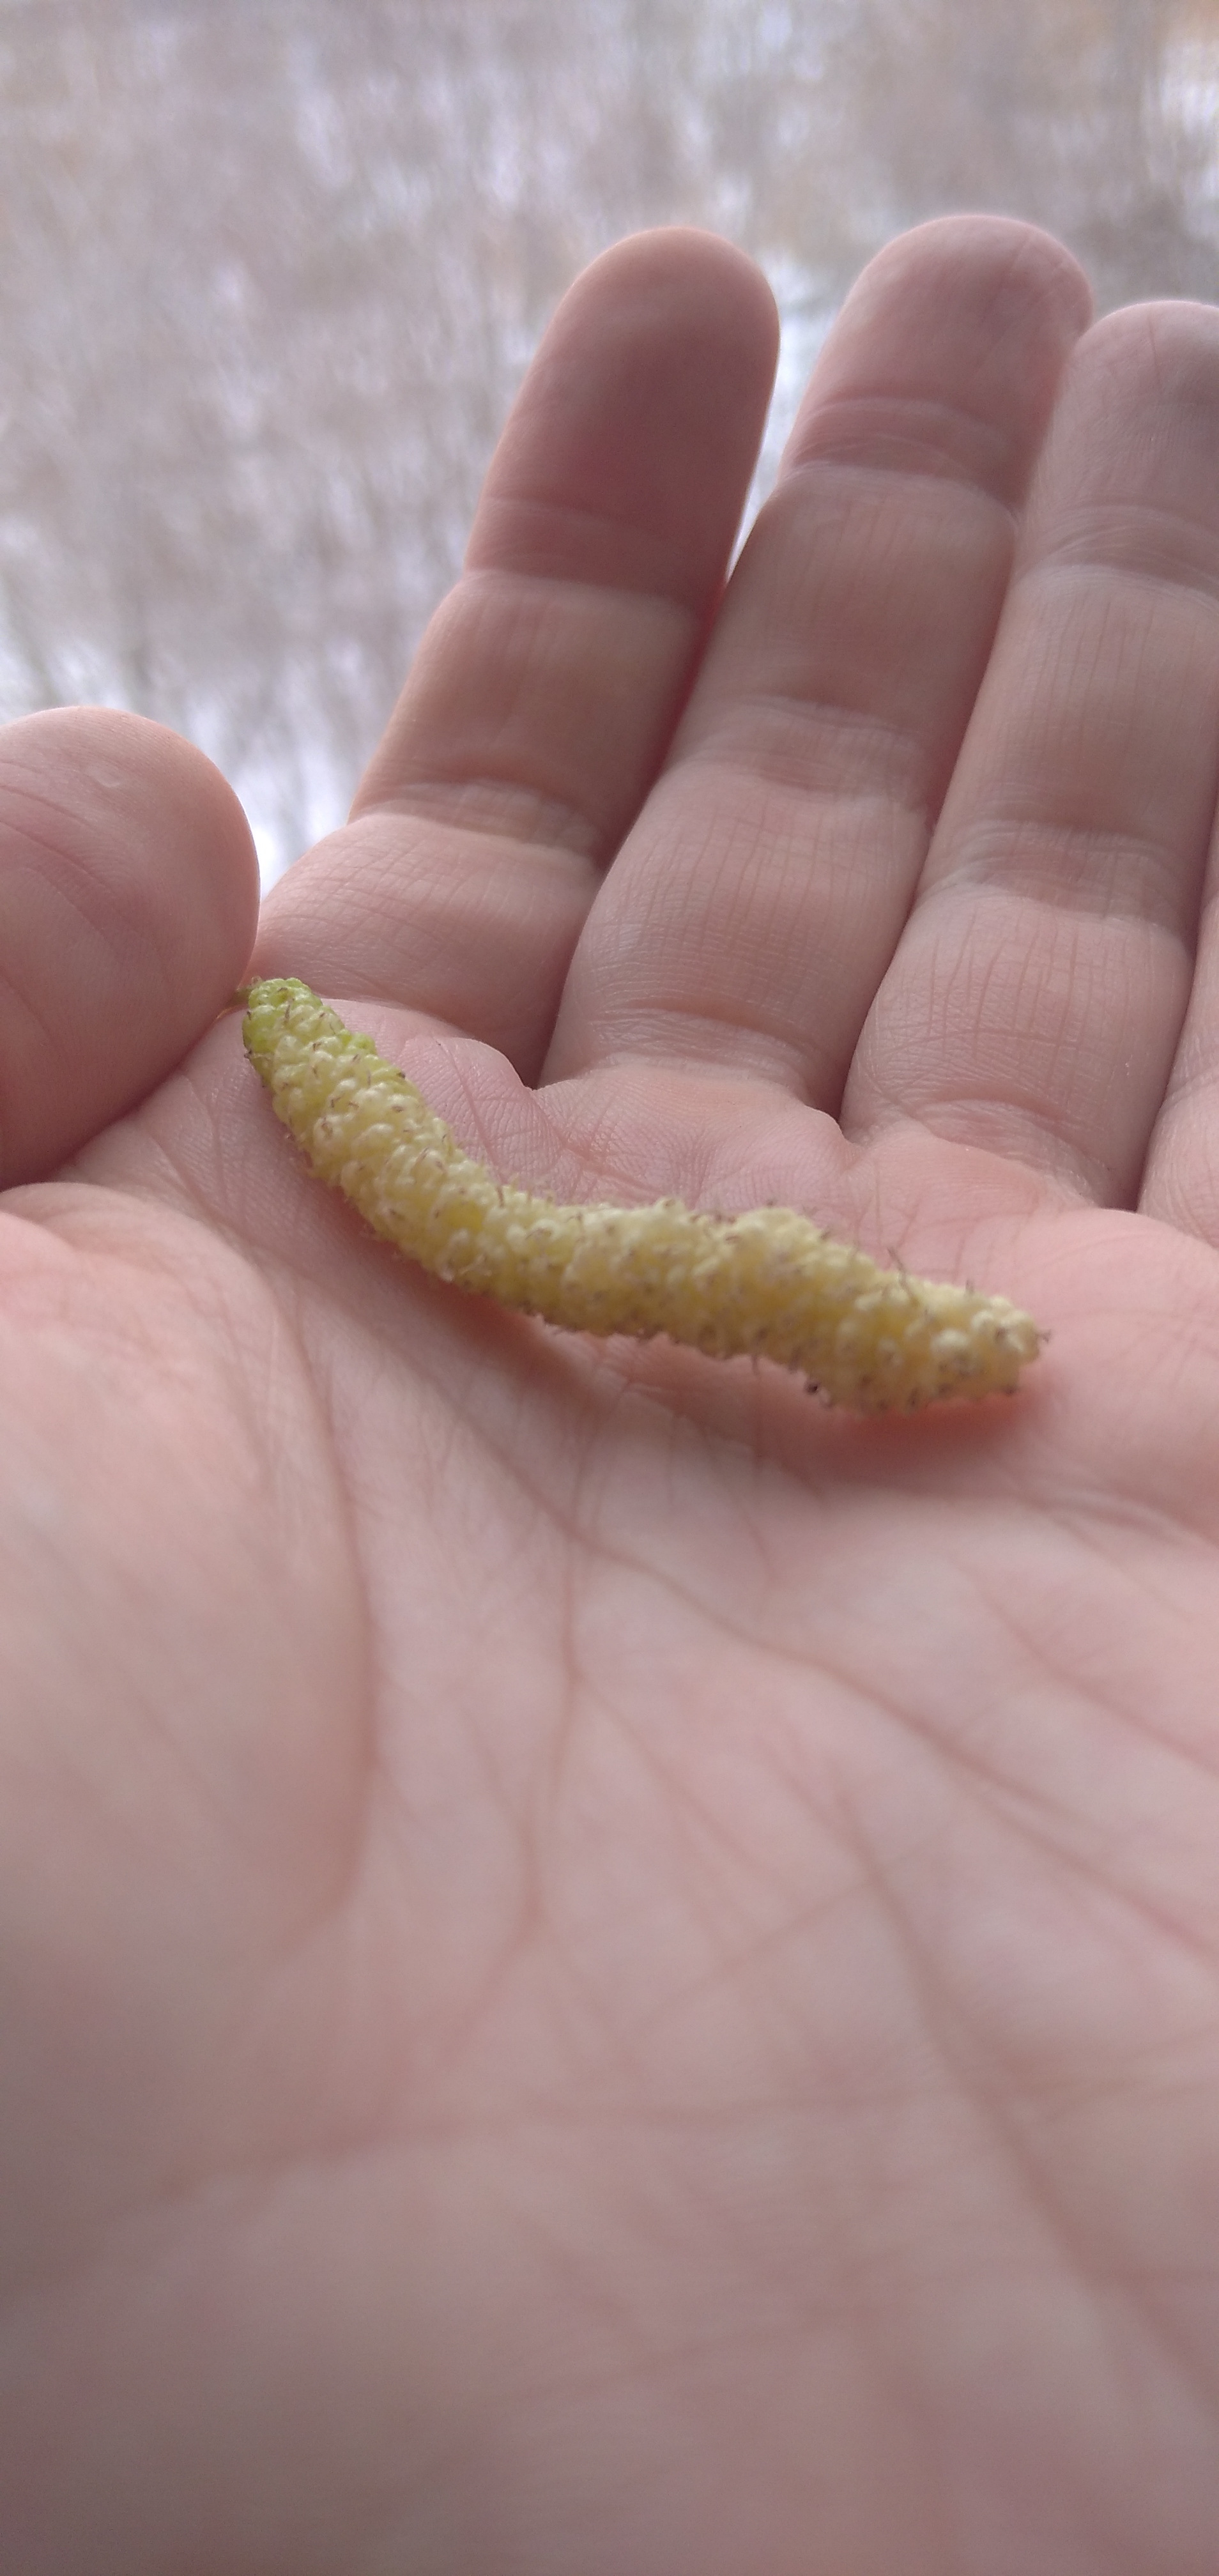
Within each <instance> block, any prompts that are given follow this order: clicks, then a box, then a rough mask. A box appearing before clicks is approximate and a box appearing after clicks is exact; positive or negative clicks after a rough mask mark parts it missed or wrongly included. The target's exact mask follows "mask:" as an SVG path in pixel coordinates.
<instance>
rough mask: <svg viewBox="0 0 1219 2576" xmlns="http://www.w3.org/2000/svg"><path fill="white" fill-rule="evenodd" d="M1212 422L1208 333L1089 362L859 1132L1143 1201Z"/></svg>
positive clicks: (1196, 701) (869, 1056) (1108, 352)
mask: <svg viewBox="0 0 1219 2576" xmlns="http://www.w3.org/2000/svg"><path fill="white" fill-rule="evenodd" d="M1217 419H1219V313H1216V312H1214V311H1212V310H1210V309H1209V308H1204V307H1201V306H1189V305H1164V306H1158V307H1145V308H1142V309H1136V310H1133V311H1129V312H1126V313H1120V314H1115V315H1113V316H1111V317H1110V318H1109V319H1108V320H1106V321H1104V322H1102V323H1100V324H1099V325H1098V326H1097V328H1096V330H1095V331H1093V332H1092V333H1090V334H1089V335H1088V337H1087V339H1086V340H1084V341H1083V342H1082V344H1081V346H1080V348H1079V350H1078V352H1077V354H1076V357H1075V360H1074V363H1073V365H1072V367H1071V369H1070V372H1069V374H1068V377H1067V380H1066V383H1065V386H1064V390H1063V394H1062V398H1061V401H1060V404H1059V406H1058V411H1057V413H1056V417H1055V421H1054V426H1053V431H1052V435H1051V437H1050V439H1049V441H1048V443H1047V449H1046V453H1045V456H1044V459H1043V462H1042V466H1041V469H1040V472H1039V476H1038V480H1037V485H1036V489H1035V492H1034V494H1033V497H1032V501H1031V504H1030V510H1029V517H1028V523H1027V527H1026V531H1025V535H1024V539H1023V543H1022V550H1021V559H1020V563H1019V565H1018V569H1017V575H1016V578H1015V581H1014V583H1013V587H1012V591H1011V595H1010V598H1009V600H1008V603H1007V607H1006V609H1005V612H1004V617H1003V622H1002V625H1001V627H1000V630H999V634H998V637H997V640H996V645H995V650H994V653H993V655H992V657H991V661H990V664H989V667H988V670H987V674H986V679H985V683H984V685H983V688H982V691H981V694H980V696H979V700H978V705H977V709H976V711H975V715H974V720H973V723H972V726H971V728H970V732H969V736H968V739H967V742H966V744H965V748H964V752H963V755H962V758H961V761H960V764H959V767H958V770H957V773H956V776H955V778H954V781H953V786H952V789H951V792H950V794H949V797H948V800H947V803H946V806H945V809H944V813H943V816H942V818H941V823H940V828H939V832H938V835H937V839H936V843H935V848H934V850H933V852H932V856H931V859H930V862H929V865H928V868H927V871H926V875H925V877H924V880H923V884H922V887H921V889H920V894H919V900H918V904H917V906H916V909H915V911H914V914H913V917H912V919H911V922H910V925H909V927H908V929H907V931H906V933H905V935H904V937H903V939H902V943H901V946H900V948H899V949H898V952H897V955H896V957H895V959H894V962H893V965H892V967H891V969H890V972H889V974H888V976H887V978H886V980H885V982H884V985H883V986H882V988H881V991H880V993H879V995H878V997H877V1002H876V1007H875V1010H874V1012H873V1014H872V1017H871V1020H870V1022H869V1024H868V1027H867V1030H866V1031H865V1034H864V1038H863V1041H862V1044H861V1047H860V1051H859V1056H858V1059H857V1062H856V1067H855V1070H854V1073H853V1076H852V1080H851V1084H850V1087H849V1090H848V1094H847V1099H846V1103H845V1109H844V1120H845V1123H846V1124H847V1126H848V1128H849V1131H850V1133H851V1134H852V1135H854V1136H857V1137H867V1136H870V1135H873V1134H875V1133H876V1132H877V1130H878V1129H880V1128H882V1127H884V1126H886V1125H889V1124H891V1123H892V1122H893V1121H895V1120H897V1121H901V1120H909V1119H913V1120H917V1121H918V1122H919V1123H920V1124H922V1125H923V1126H925V1127H928V1128H930V1129H931V1130H933V1131H934V1132H935V1133H936V1134H938V1135H944V1136H951V1137H954V1138H957V1139H965V1140H968V1141H971V1142H976V1143H984V1144H987V1145H989V1146H992V1147H995V1148H997V1149H998V1150H1000V1151H1002V1152H1004V1153H1007V1154H1011V1155H1017V1156H1020V1157H1021V1158H1023V1159H1024V1160H1025V1161H1027V1162H1029V1163H1031V1164H1033V1165H1034V1166H1035V1167H1036V1168H1037V1169H1038V1170H1041V1171H1044V1172H1047V1173H1050V1174H1053V1175H1056V1176H1058V1177H1059V1178H1060V1179H1062V1180H1063V1181H1064V1182H1065V1183H1066V1185H1067V1186H1068V1187H1069V1188H1071V1189H1072V1190H1082V1191H1083V1192H1085V1193H1086V1194H1088V1195H1090V1196H1093V1197H1096V1198H1099V1199H1102V1200H1105V1201H1110V1202H1114V1201H1115V1202H1117V1203H1119V1204H1121V1203H1129V1202H1130V1201H1131V1200H1132V1198H1133V1197H1134V1195H1135V1193H1136V1191H1137V1187H1138V1181H1139V1175H1140V1171H1141V1168H1142V1164H1143V1159H1144V1154H1145V1151H1146V1145H1147V1138H1148V1134H1149V1131H1150V1129H1151V1126H1152V1122H1153V1119H1154V1117H1155V1114H1156V1111H1157V1108H1158V1106H1159V1104H1160V1101H1161V1099H1162V1097H1163V1093H1164V1086H1165V1081H1166V1078H1167V1075H1168V1071H1169V1067H1170V1064H1171V1062H1172V1057H1173V1052H1174V1048H1175V1046H1176V1042H1177V1037H1178V1033H1179V1030H1180V1027H1181V1021H1182V1015H1183V1012H1184V1009H1185V1004H1186V999H1187V996H1188V993H1189V988H1190V979H1191V974H1192V949H1193V937H1194V928H1195V920H1196V914H1197V908H1198V900H1199V888H1200V883H1201V878H1202V871H1203V865H1204V860H1205V854H1206V848H1207V841H1208V836H1209V832H1210V827H1211V818H1212V814H1213V811H1214V805H1215V795H1216V784H1217V775H1219V484H1217V482H1216V475H1215V430H1216V421H1217Z"/></svg>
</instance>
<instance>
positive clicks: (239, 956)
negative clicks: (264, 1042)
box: [0, 707, 258, 1185]
mask: <svg viewBox="0 0 1219 2576" xmlns="http://www.w3.org/2000/svg"><path fill="white" fill-rule="evenodd" d="M257 913H258V869H257V862H256V859H255V854H254V845H253V842H252V840H251V837H250V830H249V825H248V824H247V822H246V819H245V816H244V814H243V812H242V810H241V807H240V805H239V804H238V801H237V798H236V797H235V795H234V794H233V791H232V789H231V788H230V787H229V786H228V785H227V784H226V782H225V780H224V779H223V778H222V777H221V775H220V772H219V770H218V769H215V768H213V766H212V763H211V761H210V760H208V759H206V758H205V757H204V754H203V753H202V752H201V751H196V750H195V749H194V747H193V746H192V745H191V744H190V743H188V742H184V741H183V740H182V738H181V736H180V735H178V734H175V733H171V732H169V731H168V729H167V728H166V727H165V726H164V725H158V724H152V723H150V722H149V721H148V719H147V718H146V717H143V716H132V715H125V714H122V713H119V712H118V711H117V710H115V709H113V708H109V707H71V708H56V709H54V710H53V711H52V712H50V713H49V714H45V715H35V716H25V717H23V718H22V719H21V720H20V722H18V723H16V724H11V725H6V726H4V727H3V728H0V1183H2V1184H4V1185H10V1184H12V1183H13V1182H15V1181H28V1180H37V1179H39V1178H42V1177H44V1176H45V1175H46V1174H47V1173H49V1172H51V1171H53V1170H54V1169H55V1167H56V1165H57V1164H58V1163H60V1162H62V1161H63V1159H64V1157H65V1156H66V1155H68V1154H70V1153H72V1152H73V1151H74V1150H75V1148H76V1147H78V1146H79V1145H82V1144H84V1143H85V1142H86V1141H87V1140H88V1139H89V1138H90V1137H91V1136H94V1135H96V1134H97V1133H98V1131H99V1130H100V1129H101V1128H103V1127H105V1126H108V1125H109V1123H110V1121H111V1120H112V1119H114V1118H117V1117H119V1116H121V1114H122V1113H123V1111H124V1110H128V1109H131V1108H134V1107H135V1105H136V1104H137V1102H139V1101H140V1100H142V1099H143V1098H144V1097H145V1096H146V1095H147V1093H148V1092H149V1091H151V1090H152V1089H153V1088H154V1086H155V1085H156V1083H157V1082H159V1081H160V1080H161V1079H162V1077H163V1076H164V1075H165V1074H167V1073H169V1072H170V1071H172V1069H173V1067H174V1065H176V1064H177V1063H179V1062H180V1060H181V1058H182V1057H183V1056H184V1055H185V1053H186V1051H187V1049H188V1048H189V1047H190V1046H191V1045H192V1044H193V1043H194V1041H195V1039H196V1038H198V1037H200V1036H201V1035H202V1034H203V1031H204V1030H205V1029H206V1028H207V1027H208V1025H209V1023H210V1022H211V1021H212V1020H213V1019H214V1018H215V1016H216V1013H217V1012H218V1011H219V1010H221V1009H222V1008H223V1005H224V1003H225V1001H226V1000H227V998H228V995H229V994H230V993H231V991H232V989H233V986H234V985H235V984H236V983H237V982H238V981H239V980H240V977H241V974H242V970H243V968H244V966H245V963H246V960H247V958H248V956H249V953H250V949H251V947H252V945H253V940H254V930H255V925H256V921H257Z"/></svg>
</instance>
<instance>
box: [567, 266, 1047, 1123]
mask: <svg viewBox="0 0 1219 2576" xmlns="http://www.w3.org/2000/svg"><path fill="white" fill-rule="evenodd" d="M1086 319H1087V289H1086V286H1085V283H1084V280H1083V279H1082V277H1081V275H1080V272H1079V271H1078V269H1077V268H1076V266H1075V264H1074V262H1073V261H1072V260H1071V259H1070V258H1069V257H1068V255H1067V253H1066V252H1065V251H1063V250H1061V249H1060V248H1059V246H1058V245H1057V244H1056V243H1054V242H1052V241H1050V240H1049V239H1048V237H1047V236H1046V235H1044V234H1042V233H1038V232H1035V231H1033V230H1032V229H1031V228H1030V227H1028V226H1027V225H1023V224H1014V223H1007V222H1001V221H996V220H992V219H990V218H959V219H953V220H951V221H948V222H943V223H937V224H931V225H928V226H926V227H924V229H923V230H922V231H920V232H917V233H914V234H911V235H908V236H907V237H906V238H905V239H903V240H901V241H898V242H896V243H893V244H892V245H891V246H890V247H889V249H887V250H886V251H884V252H883V253H882V254H881V256H880V258H879V259H877V260H876V261H874V262H873V264H872V266H871V267H870V268H869V269H868V270H867V271H866V272H865V274H864V276H863V278H862V279H861V281H860V283H859V285H858V286H857V287H856V289H855V291H854V293H853V295H852V296H851V298H850V299H849V301H848V303H847V305H846V307H845V309H844V311H843V314H842V315H841V317H840V319H839V322H838V324H837V326H836V328H835V330H834V332H833V334H832V335H831V338H830V340H829V342H828V344H827V346H826V349H825V352H824V354H823V356H822V358H821V361H820V363H819V365H818V367H817V369H816V371H815V374H814V377H813V381H812V384H811V387H810V390H809V394H808V396H807V398H806V402H805V405H804V408H803V410H802V412H801V415H800V419H799V421H798V423H797V427H796V430H795V432H794V435H793V438H792V440H791V443H790V446H789V449H788V453H787V457H786V459H785V464H784V471H783V476H782V479H781V482H780V485H779V488H778V490H777V491H776V493H775V495H774V497H773V498H772V500H771V501H770V503H769V504H768V506H767V508H766V510H765V511H764V512H763V513H762V516H761V518H760V520H759V523H758V526H757V528H756V529H755V531H754V533H753V535H752V537H751V539H750V542H749V545H748V546H747V548H746V550H745V553H744V555H743V557H742V560H741V562H740V564H739V565H738V567H737V569H736V572H735V574H734V576H733V580H732V584H731V587H730V590H729V594H728V597H727V600H726V602H725V605H724V608H723V610H722V612H721V615H720V618H719V620H718V622H717V627H716V633H715V638H714V641H713V643H712V646H711V648H710V650H709V652H708V654H707V657H706V660H705V662H704V664H703V667H702V670H701V673H700V676H699V679H698V683H697V686H696V688H695V690H694V693H693V696H692V698H691V701H690V705H689V707H688V709H687V711H686V714H685V717H684V719H683V722H682V725H681V728H680V731H679V734H678V736H677V739H676V742H675V744H674V748H673V753H672V757H671V759H670V762H669V765H668V768H667V770H666V773H665V776H664V778H663V780H662V781H661V783H660V786H659V788H658V789H657V791H656V793H655V794H654V796H653V797H652V799H651V801H650V803H649V805H648V808H647V811H646V814H645V815H644V817H643V819H642V820H641V822H640V824H639V825H638V826H637V828H636V830H635V832H634V833H633V835H632V837H631V839H630V840H629V842H628V844H627V846H626V848H625V849H624V851H623V852H622V854H621V856H620V858H619V859H618V861H617V863H616V865H615V867H614V869H613V870H612V872H611V874H610V876H609V878H608V879H607V881H606V884H605V886H604V888H603V890H602V892H601V894H600V896H599V897H598V900H597V903H596V906H595V908H594V910H593V912H592V913H591V915H590V917H589V921H588V925H587V928H586V930H585V932H584V934H583V936H582V939H581V942H580V946H579V949H578V951H577V955H576V959H575V962H574V966H573V972H572V976H571V979H570V982H569V985H568V988H567V992H566V995H565V998H564V1004H563V1010H562V1014H561V1018H560V1022H559V1027H558V1030H557V1032H556V1038H555V1043H554V1046H553V1048H552V1051H551V1054H550V1057H549V1059H548V1064H547V1072H548V1074H549V1075H552V1076H556V1077H557V1076H558V1075H560V1074H567V1073H572V1072H575V1071H577V1070H579V1069H581V1068H583V1067H586V1066H590V1065H593V1064H598V1063H606V1062H610V1061H614V1060H618V1059H622V1058H624V1057H638V1056H644V1057H650V1058H656V1059H667V1060H670V1061H671V1060H674V1059H676V1060H680V1061H681V1062H683V1063H686V1064H690V1063H695V1064H698V1065H702V1066H708V1065H711V1066H716V1067H720V1068H723V1067H728V1068H730V1069H735V1070H740V1071H744V1070H752V1071H754V1072H759V1073H763V1074H765V1075H767V1076H768V1077H769V1078H771V1079H773V1080H777V1081H780V1082H782V1083H784V1084H786V1085H788V1086H790V1087H792V1088H794V1089H795V1090H797V1091H798V1092H800V1093H802V1094H803V1095H805V1096H807V1097H808V1098H809V1099H811V1100H813V1101H814V1102H816V1103H817V1104H818V1105H819V1106H821V1107H824V1108H832V1109H836V1108H837V1106H838V1103H839V1100H840V1097H841V1092H842V1085H843V1082H844V1079H845V1075H846V1070H847V1067H848V1065H849V1062H850V1059H851V1055H852V1052H853V1049H854V1046H855V1043H856V1040H857V1037H858V1034H859V1030H860V1028H861V1026H862V1023H863V1020H864V1017H865V1015H866V1013H867V1010H868V1008H869V1005H870V1003H871V1001H872V999H873V996H874V994H875V991H876V987H877V984H878V982H879V980H880V977H881V975H882V974H883V972H884V969H885V967H886V966H887V964H888V961H889V958H890V956H891V955H892V952H893V949H894V946H895V943H896V941H897V939H898V936H899V934H900V931H901V928H902V925H903V923H904V921H905V918H906V914H907V910H908V907H909V903H910V900H911V896H912V893H913V890H914V887H915V885H916V883H917V880H918V876H919V872H920V870H921V868H922V865H923V860H924V856H925V853H926V848H927V841H928V836H929V831H930V825H931V821H932V819H933V817H934V814H935V812H936V810H937V808H938V805H939V803H940V800H941V798H942V796H943V794H944V790H945V787H946V784H947V781H948V778H949V776H950V775H951V771H952V766H953V762H954V760H955V758H956V754H957V750H958V747H959V744H960V742H961V738H962V736H963V734H964V731H965V727H966V724H967V722H968V719H969V716H970V712H971V710H972V707H973V702H974V698H975V695H976V692H977V689H978V685H979V682H980V679H981V676H982V672H983V669H984V667H985V662H986V656H987V653H988V651H989V648H990V644H991V641H992V637H993V634H994V629H995V624H996V621H997V619H998V616H999V612H1000V608H1001V605H1002V601H1003V596H1004V591H1005V587H1006V583H1007V580H1008V575H1009V571H1010V566H1011V560H1012V550H1013V543H1014V527H1015V515H1016V513H1017V511H1018V509H1019V506H1020V503H1021V501H1022V498H1023V495H1024V491H1025V486H1026V483H1027V480H1028V477H1029V475H1030V472H1031V470H1032V466H1033V463H1034V461H1035V458H1036V455H1037V452H1038V448H1039V445H1040V442H1041V439H1042V436H1043V433H1044V429H1045V425H1046V421H1047V418H1048V416H1049V413H1050V409H1051V406H1052V403H1053V400H1054V397H1055V394H1056V391H1057V388H1058V384H1059V380H1060V376H1061V372H1062V368H1063V365H1064V362H1065V360H1066V357H1067V355H1068V353H1069V351H1070V348H1071V346H1072V344H1073V342H1074V340H1075V339H1076V337H1077V335H1078V333H1079V332H1080V330H1081V329H1082V328H1083V326H1084V324H1085V322H1086Z"/></svg>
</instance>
